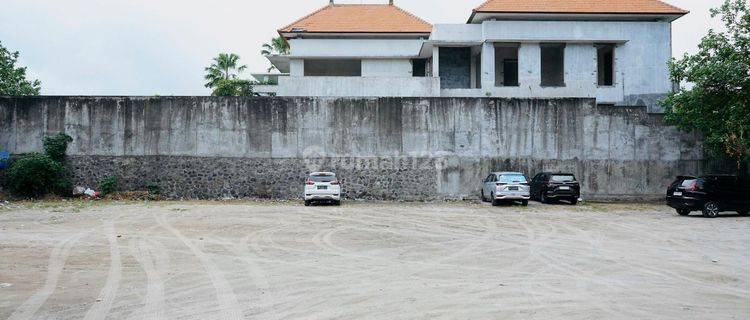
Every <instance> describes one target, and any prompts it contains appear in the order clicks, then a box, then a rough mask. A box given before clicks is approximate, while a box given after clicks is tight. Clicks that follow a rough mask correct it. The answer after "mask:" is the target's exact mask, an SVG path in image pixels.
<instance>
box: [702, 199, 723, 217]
mask: <svg viewBox="0 0 750 320" xmlns="http://www.w3.org/2000/svg"><path fill="white" fill-rule="evenodd" d="M719 212H721V207H719V204H718V203H716V202H714V201H709V202H706V203H705V204H704V205H703V216H704V217H706V218H716V217H718V216H719Z"/></svg>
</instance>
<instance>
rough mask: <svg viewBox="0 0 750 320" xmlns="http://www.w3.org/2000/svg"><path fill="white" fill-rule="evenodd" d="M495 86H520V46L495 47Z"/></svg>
mask: <svg viewBox="0 0 750 320" xmlns="http://www.w3.org/2000/svg"><path fill="white" fill-rule="evenodd" d="M495 86H496V87H517V86H518V45H517V44H497V45H495Z"/></svg>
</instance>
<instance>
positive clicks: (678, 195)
mask: <svg viewBox="0 0 750 320" xmlns="http://www.w3.org/2000/svg"><path fill="white" fill-rule="evenodd" d="M674 196H675V197H681V196H682V192H675V193H674Z"/></svg>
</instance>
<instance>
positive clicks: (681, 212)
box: [677, 209, 690, 216]
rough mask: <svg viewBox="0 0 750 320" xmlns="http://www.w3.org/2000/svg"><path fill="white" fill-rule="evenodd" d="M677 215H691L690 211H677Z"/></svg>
mask: <svg viewBox="0 0 750 320" xmlns="http://www.w3.org/2000/svg"><path fill="white" fill-rule="evenodd" d="M677 214H679V215H681V216H689V215H690V210H688V209H677Z"/></svg>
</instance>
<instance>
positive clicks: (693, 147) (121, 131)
mask: <svg viewBox="0 0 750 320" xmlns="http://www.w3.org/2000/svg"><path fill="white" fill-rule="evenodd" d="M60 131H64V132H66V133H68V134H69V135H71V136H72V137H73V139H74V141H73V143H72V144H71V145H70V148H69V150H68V154H69V160H68V167H69V168H70V174H71V176H72V178H73V180H74V182H75V183H76V184H80V185H86V186H98V184H99V182H100V181H101V180H103V179H104V178H106V177H108V176H117V177H119V178H120V180H121V182H122V183H121V184H122V186H123V187H124V188H125V189H143V188H145V186H146V185H147V184H149V183H155V184H157V185H159V186H160V187H161V189H162V190H163V192H164V193H165V195H167V196H169V197H171V198H225V197H234V198H242V197H263V198H284V199H297V198H300V197H301V194H302V187H303V186H302V183H303V181H304V178H305V175H306V174H308V173H309V172H311V171H335V172H337V173H338V175H339V177H340V178H341V180H343V182H344V189H345V192H346V195H347V197H349V198H354V199H384V200H436V199H461V198H477V197H478V195H479V191H480V186H481V181H482V179H483V178H484V177H485V176H486V175H487V173H488V172H490V171H503V170H513V171H521V172H524V173H526V174H527V175H528V176H529V177H531V176H533V175H534V174H536V173H537V172H541V171H565V172H572V173H575V174H576V175H577V176H578V178H579V180H581V182H582V185H583V193H584V198H587V199H631V198H636V199H645V198H653V199H656V198H660V197H662V194H663V192H664V186H666V185H667V184H668V183H669V182H670V181H671V180H672V179H673V178H674V176H676V175H679V174H698V173H700V172H701V168H702V167H701V165H702V162H703V157H702V145H701V142H700V138H699V137H698V135H696V134H685V133H682V132H680V131H678V130H677V129H676V128H674V127H671V126H668V125H666V124H665V123H664V122H663V119H662V117H661V116H660V115H654V114H648V113H647V112H646V108H644V107H636V108H626V107H597V106H596V104H595V101H594V100H593V99H572V98H571V99H494V98H362V99H353V98H304V97H299V98H270V97H253V98H219V97H159V98H154V97H25V98H7V97H6V98H1V97H0V148H2V149H5V150H9V151H11V153H13V154H15V155H18V154H23V153H27V152H39V151H42V145H41V141H42V138H43V137H44V136H45V135H49V134H54V133H57V132H60Z"/></svg>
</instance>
